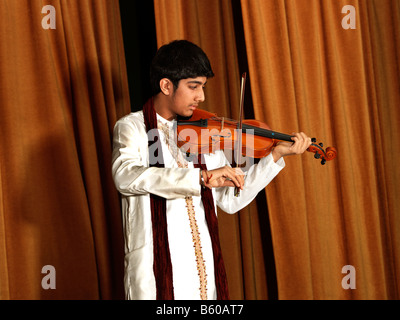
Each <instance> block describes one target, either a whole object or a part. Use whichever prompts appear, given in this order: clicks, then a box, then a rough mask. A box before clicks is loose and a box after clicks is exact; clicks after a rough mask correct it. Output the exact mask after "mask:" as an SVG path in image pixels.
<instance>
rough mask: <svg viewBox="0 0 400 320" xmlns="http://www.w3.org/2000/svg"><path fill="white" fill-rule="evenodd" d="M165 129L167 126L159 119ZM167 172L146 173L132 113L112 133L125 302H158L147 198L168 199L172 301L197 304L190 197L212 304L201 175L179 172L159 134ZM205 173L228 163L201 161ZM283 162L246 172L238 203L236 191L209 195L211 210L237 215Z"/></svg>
mask: <svg viewBox="0 0 400 320" xmlns="http://www.w3.org/2000/svg"><path fill="white" fill-rule="evenodd" d="M157 117H158V119H159V120H160V121H162V122H163V123H166V124H167V125H168V126H172V122H169V121H167V120H165V119H163V118H161V117H160V116H159V115H157ZM160 136H161V144H162V149H163V157H164V165H165V168H156V167H149V150H148V142H147V134H146V128H145V124H144V119H143V112H142V111H138V112H134V113H130V114H129V115H127V116H125V117H123V118H121V119H120V120H119V121H118V122H117V123H116V125H115V128H114V139H113V158H112V174H113V178H114V182H115V185H116V187H117V189H118V191H119V192H120V193H121V195H122V215H123V227H124V237H125V277H124V284H125V294H126V298H127V299H147V300H151V299H156V286H155V278H154V273H153V234H152V222H151V210H150V193H153V194H156V195H158V196H161V197H164V198H166V199H167V224H168V241H169V247H170V253H171V262H172V272H173V286H174V296H175V299H176V300H181V299H184V300H197V299H200V291H199V287H200V284H199V276H198V271H197V264H196V256H195V251H194V248H193V240H192V235H191V229H190V224H189V218H188V212H187V209H186V202H185V197H186V196H192V198H193V206H194V211H195V217H196V221H197V225H198V228H199V233H200V241H201V245H202V252H203V258H204V260H205V264H206V273H207V298H208V299H216V288H215V280H214V262H213V252H212V245H211V239H210V235H209V231H208V227H207V223H206V219H205V213H204V208H203V204H202V202H201V197H200V192H201V186H200V184H199V169H196V168H194V166H193V163H191V162H189V163H188V168H179V167H178V164H177V162H176V161H175V159H174V157H173V156H172V155H171V153H170V151H169V149H168V146H167V144H166V140H165V136H164V134H163V132H162V131H161V130H160ZM205 161H206V165H207V169H208V170H212V169H216V168H220V167H223V166H225V165H227V164H229V163H228V161H227V159H226V158H225V155H224V153H223V152H222V151H217V152H215V153H213V154H210V155H205ZM284 165H285V163H284V161H283V159H282V158H281V159H280V160H279V161H277V162H276V163H275V162H274V161H273V158H272V156H271V155H269V156H267V157H265V158H263V159H261V160H260V162H259V163H258V164H257V165H253V166H251V167H250V168H249V170H248V171H247V172H246V176H245V188H244V190H241V192H240V197H235V196H234V188H232V187H224V188H214V189H212V192H213V197H214V202H215V205H216V206H218V207H220V208H221V209H222V210H223V211H225V212H227V213H235V212H237V211H239V210H240V209H242V208H243V207H245V206H246V205H247V204H249V203H250V202H251V201H252V200H253V199H254V198H255V196H256V195H257V193H258V192H259V191H260V190H262V189H264V188H265V187H266V186H267V185H268V183H269V182H270V181H271V180H272V179H273V178H274V177H275V176H276V175H277V174H278V173H279V172H280V170H282V168H283V167H284Z"/></svg>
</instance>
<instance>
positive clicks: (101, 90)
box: [0, 0, 130, 299]
mask: <svg viewBox="0 0 400 320" xmlns="http://www.w3.org/2000/svg"><path fill="white" fill-rule="evenodd" d="M49 6H50V7H49ZM0 13H1V16H2V19H1V21H0V39H1V40H0V70H1V71H0V159H1V161H0V179H1V180H0V256H1V257H0V288H1V290H0V299H120V298H123V297H124V291H123V237H122V232H121V230H122V223H121V209H120V200H119V196H118V193H117V191H116V189H115V187H114V185H113V181H112V177H111V169H110V163H111V137H112V129H113V126H114V124H115V122H116V120H117V119H118V118H119V117H121V116H122V115H124V114H126V113H128V112H129V111H130V105H129V93H128V86H127V75H126V67H125V57H124V48H123V42H122V31H121V26H120V13H119V4H118V1H109V0H96V1H86V0H85V1H77V0H70V1H47V2H46V1H40V0H20V1H12V0H4V1H1V2H0ZM51 27H54V28H51ZM53 286H55V288H53Z"/></svg>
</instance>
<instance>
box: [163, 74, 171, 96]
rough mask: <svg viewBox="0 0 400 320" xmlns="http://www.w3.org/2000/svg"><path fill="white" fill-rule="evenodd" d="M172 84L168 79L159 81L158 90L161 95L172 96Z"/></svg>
mask: <svg viewBox="0 0 400 320" xmlns="http://www.w3.org/2000/svg"><path fill="white" fill-rule="evenodd" d="M173 86H174V85H173V83H172V81H171V80H169V79H168V78H162V79H161V80H160V88H161V92H162V93H163V94H165V95H166V96H169V95H170V94H172V90H173Z"/></svg>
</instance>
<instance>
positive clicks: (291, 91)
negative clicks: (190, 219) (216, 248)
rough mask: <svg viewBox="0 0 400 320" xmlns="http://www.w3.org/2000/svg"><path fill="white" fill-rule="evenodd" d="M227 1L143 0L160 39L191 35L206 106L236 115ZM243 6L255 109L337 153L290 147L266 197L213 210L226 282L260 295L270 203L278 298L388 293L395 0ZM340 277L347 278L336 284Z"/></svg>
mask: <svg viewBox="0 0 400 320" xmlns="http://www.w3.org/2000/svg"><path fill="white" fill-rule="evenodd" d="M167 3H168V5H167ZM232 3H235V4H237V2H231V1H223V0H221V1H214V0H209V1H195V0H193V1H181V0H174V1H172V0H171V1H168V2H167V1H165V0H154V4H155V14H156V27H157V38H158V43H159V45H161V44H164V43H166V42H169V41H171V40H174V39H179V38H184V39H188V40H191V41H193V42H195V43H197V44H199V45H200V46H201V47H202V48H203V49H204V50H205V52H206V53H207V54H208V55H209V57H210V60H211V63H212V65H213V67H214V68H215V73H216V74H217V77H215V79H213V80H210V81H209V87H208V88H207V90H208V92H207V94H208V95H207V99H208V103H205V106H204V108H206V109H208V110H210V111H217V110H218V114H220V115H224V116H233V117H235V115H236V114H237V101H238V85H239V70H238V67H237V57H236V56H235V52H236V51H235V49H236V48H235V33H234V29H233V26H234V24H235V22H234V21H232V7H231V4H232ZM349 5H350V6H352V8H353V9H354V12H353V13H354V16H352V15H351V14H352V13H351V12H352V11H348V10H345V9H346V8H348V7H345V6H349ZM241 10H242V13H243V28H244V32H245V33H244V34H245V41H246V51H247V58H248V65H249V70H248V72H249V82H250V83H251V95H252V99H253V105H254V114H255V118H256V119H259V120H261V121H264V122H266V123H267V124H269V125H270V126H271V127H272V129H274V130H276V131H281V132H286V133H291V132H296V131H304V132H306V133H307V134H308V135H310V136H313V137H316V138H317V140H318V143H319V142H323V143H324V144H325V145H324V148H325V147H327V146H334V147H335V148H336V149H337V150H338V155H337V158H336V159H335V160H333V161H330V162H327V163H326V165H325V166H321V165H320V164H319V163H318V161H317V160H315V159H313V157H312V155H311V154H305V155H303V156H301V157H289V158H287V159H286V164H287V165H286V168H285V169H284V170H283V171H282V172H281V173H280V174H279V175H278V177H277V178H276V179H275V180H274V181H273V182H272V183H271V184H270V185H269V186H268V187H267V188H266V200H265V202H264V203H260V200H258V201H256V202H254V203H252V204H251V205H250V206H249V207H248V208H247V209H246V210H243V212H241V213H240V214H239V216H238V217H237V216H236V217H232V216H226V215H224V214H222V215H221V214H220V231H221V238H222V245H223V251H224V258H225V262H226V266H227V272H228V281H229V286H230V291H231V296H232V297H233V298H239V299H240V298H246V299H265V298H268V279H267V276H266V268H267V266H266V257H265V248H264V247H263V246H264V244H263V241H264V240H263V238H264V237H265V236H266V235H265V234H263V233H262V230H263V229H262V228H263V225H265V221H263V219H265V215H266V214H268V215H269V221H270V224H271V233H272V243H273V255H274V260H275V261H274V263H275V269H276V277H277V288H278V298H279V299H398V298H399V289H398V287H399V285H400V281H399V277H400V270H399V263H398V261H399V258H400V256H399V254H400V252H399V250H400V238H399V226H400V221H399V220H400V204H399V201H398V200H396V196H398V195H399V194H400V185H399V184H400V182H399V181H400V169H399V167H398V166H396V160H397V159H396V156H398V155H399V152H398V147H399V145H400V141H399V140H400V134H399V129H398V124H399V123H400V121H399V120H400V108H399V107H398V106H399V104H400V96H399V92H400V90H399V88H400V79H399V69H400V67H399V62H398V61H399V60H400V54H399V53H400V40H399V39H400V29H399V28H400V22H399V21H400V3H399V2H398V1H395V0H393V1H391V0H379V1H377V0H359V1H356V0H328V1H322V0H271V1H262V0H242V1H241ZM342 10H343V12H342ZM350 19H353V20H350ZM342 21H343V23H344V26H345V25H346V23H347V24H349V23H350V22H355V29H346V28H344V27H343V26H342ZM225 54H228V55H227V56H224V55H225ZM232 57H233V58H232ZM226 70H229V73H227V72H226ZM240 71H243V70H240ZM220 74H221V75H220ZM212 87H214V88H215V87H217V88H216V89H213V88H212ZM212 90H215V91H212ZM216 106H218V108H217V107H216ZM261 199H262V198H261ZM266 207H268V212H267V210H266V209H265V208H266ZM347 265H350V266H353V267H354V271H355V273H352V274H348V273H347V271H346V270H345V269H343V270H344V271H343V270H342V268H343V267H344V266H347ZM350 275H352V276H353V278H352V279H351V280H349V278H345V277H346V276H350ZM350 281H353V284H355V285H356V289H351V288H350V289H345V288H346V284H348V283H350Z"/></svg>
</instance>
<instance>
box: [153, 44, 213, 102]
mask: <svg viewBox="0 0 400 320" xmlns="http://www.w3.org/2000/svg"><path fill="white" fill-rule="evenodd" d="M213 76H214V72H213V71H212V69H211V64H210V61H209V60H208V57H207V55H206V54H205V53H204V51H203V50H202V49H201V48H200V47H198V46H197V45H195V44H194V43H192V42H189V41H187V40H174V41H172V42H170V43H168V44H166V45H163V46H162V47H160V49H158V51H157V53H156V55H155V57H154V58H153V61H152V63H151V67H150V85H151V90H152V94H153V95H156V94H158V93H159V92H161V88H160V80H161V79H163V78H167V79H169V80H171V81H172V83H173V85H174V88H175V89H176V88H177V87H178V84H179V81H180V80H182V79H187V78H196V77H206V78H212V77H213Z"/></svg>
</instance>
